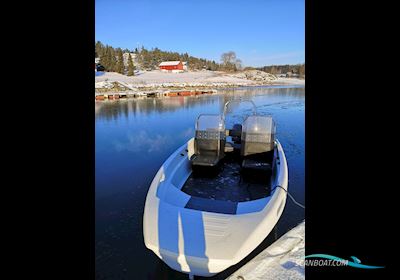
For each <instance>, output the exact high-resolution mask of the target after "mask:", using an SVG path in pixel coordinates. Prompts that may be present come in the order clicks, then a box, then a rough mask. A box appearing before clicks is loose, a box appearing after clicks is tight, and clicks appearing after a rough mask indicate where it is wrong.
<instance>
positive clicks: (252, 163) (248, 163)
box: [242, 158, 272, 172]
mask: <svg viewBox="0 0 400 280" xmlns="http://www.w3.org/2000/svg"><path fill="white" fill-rule="evenodd" d="M242 168H243V169H251V170H254V171H263V172H268V171H271V170H272V166H271V163H269V162H266V161H263V160H255V159H251V158H246V159H244V160H243V161H242Z"/></svg>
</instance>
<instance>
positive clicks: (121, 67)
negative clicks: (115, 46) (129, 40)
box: [115, 49, 125, 74]
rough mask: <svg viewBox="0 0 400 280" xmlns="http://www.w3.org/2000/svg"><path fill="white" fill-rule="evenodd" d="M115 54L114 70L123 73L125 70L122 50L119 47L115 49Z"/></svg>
mask: <svg viewBox="0 0 400 280" xmlns="http://www.w3.org/2000/svg"><path fill="white" fill-rule="evenodd" d="M117 54H118V60H117V63H116V69H115V70H116V72H118V73H120V74H125V73H124V72H125V67H124V56H123V53H122V50H121V49H119V50H118V51H117Z"/></svg>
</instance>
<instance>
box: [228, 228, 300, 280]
mask: <svg viewBox="0 0 400 280" xmlns="http://www.w3.org/2000/svg"><path fill="white" fill-rule="evenodd" d="M304 239H305V221H304V222H302V223H301V224H299V225H298V226H297V227H295V228H293V229H291V230H290V231H288V232H287V233H285V234H284V235H283V236H282V237H281V238H279V239H278V240H277V241H275V242H274V243H273V244H272V245H271V246H269V247H268V248H267V249H265V250H264V251H262V252H261V253H260V254H259V255H257V256H256V257H255V258H253V259H252V260H250V261H249V262H248V263H247V264H245V265H244V266H242V267H241V268H240V269H238V270H237V271H235V272H234V273H233V274H232V275H231V276H229V277H228V278H227V279H226V280H237V279H245V280H260V279H264V280H280V279H282V280H283V279H285V280H286V279H292V280H304V278H305V277H304V262H302V261H303V260H304V254H305V248H304V245H305V241H304Z"/></svg>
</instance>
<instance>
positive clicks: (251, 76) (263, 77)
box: [233, 70, 277, 82]
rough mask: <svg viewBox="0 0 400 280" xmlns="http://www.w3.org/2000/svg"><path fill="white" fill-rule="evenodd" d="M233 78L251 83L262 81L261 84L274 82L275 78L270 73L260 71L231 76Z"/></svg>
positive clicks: (249, 71)
mask: <svg viewBox="0 0 400 280" xmlns="http://www.w3.org/2000/svg"><path fill="white" fill-rule="evenodd" d="M233 75H234V76H235V77H238V78H242V79H248V80H251V81H260V82H261V81H262V82H270V81H273V80H276V79H277V77H276V76H275V75H272V74H270V73H267V72H264V71H260V70H248V71H244V72H241V73H238V74H233Z"/></svg>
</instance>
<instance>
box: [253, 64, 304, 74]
mask: <svg viewBox="0 0 400 280" xmlns="http://www.w3.org/2000/svg"><path fill="white" fill-rule="evenodd" d="M250 68H251V69H257V70H261V71H264V72H268V73H271V74H274V75H279V74H286V73H289V72H290V73H293V74H298V75H299V76H300V77H304V75H305V69H306V66H305V64H304V63H303V64H295V65H289V64H286V65H270V66H263V67H257V68H253V67H247V69H250Z"/></svg>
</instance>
